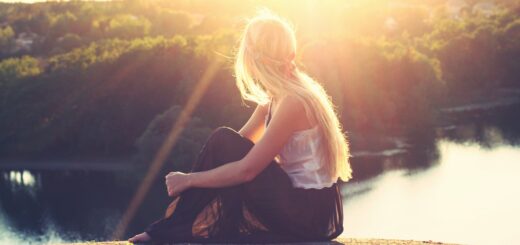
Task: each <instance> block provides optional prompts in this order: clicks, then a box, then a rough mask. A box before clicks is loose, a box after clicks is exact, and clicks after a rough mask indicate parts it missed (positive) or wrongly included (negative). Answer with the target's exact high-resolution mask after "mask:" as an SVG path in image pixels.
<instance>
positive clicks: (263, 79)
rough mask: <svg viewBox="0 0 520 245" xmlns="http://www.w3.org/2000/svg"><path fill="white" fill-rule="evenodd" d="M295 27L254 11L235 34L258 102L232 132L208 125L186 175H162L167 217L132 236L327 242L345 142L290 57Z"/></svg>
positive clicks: (249, 92)
mask: <svg viewBox="0 0 520 245" xmlns="http://www.w3.org/2000/svg"><path fill="white" fill-rule="evenodd" d="M295 52H296V40H295V34H294V31H293V29H292V28H291V27H290V25H289V24H288V23H287V22H286V21H285V20H283V19H281V18H280V17H277V16H274V15H273V14H268V13H264V14H260V15H259V16H257V17H255V18H253V19H251V20H250V21H249V22H248V24H247V26H246V28H245V30H244V32H243V34H242V38H241V42H240V47H239V49H238V53H237V57H236V61H235V67H234V68H235V75H236V81H237V85H238V88H239V90H240V93H241V95H242V97H243V99H245V100H249V101H252V102H254V103H256V104H257V105H258V106H257V107H256V110H255V111H254V112H253V114H252V116H251V117H250V119H249V120H248V121H247V123H246V124H245V125H244V126H243V127H242V129H240V131H239V132H236V131H234V130H233V129H230V128H227V127H220V128H218V129H216V130H215V131H213V133H212V134H211V136H210V137H209V138H208V140H207V141H206V143H205V144H204V146H203V147H202V150H201V152H200V153H199V156H198V158H197V161H196V162H195V164H194V166H193V170H192V172H190V173H181V172H171V173H169V174H168V175H167V176H166V186H167V189H168V194H169V195H170V196H174V197H176V198H175V200H174V201H173V202H172V204H171V205H170V207H169V208H168V212H167V216H166V218H164V219H161V220H159V221H157V222H155V223H153V224H151V225H150V226H149V227H148V228H147V229H146V231H145V232H144V233H141V234H138V235H136V236H134V237H132V238H131V239H129V241H130V242H146V241H152V242H154V243H176V242H200V243H205V242H219V243H267V242H273V243H274V242H309V241H311V242H312V241H327V240H331V239H334V238H336V237H337V236H339V235H340V234H341V233H342V231H343V213H342V205H341V203H342V201H341V195H340V192H339V190H338V184H337V181H338V179H339V178H340V179H342V180H343V181H347V180H349V179H350V177H351V169H350V165H349V162H348V157H349V151H348V144H347V141H346V138H345V135H344V134H343V131H342V128H341V125H340V123H339V120H338V118H337V115H336V113H335V112H334V109H333V105H332V103H331V101H330V99H329V96H328V95H327V94H326V92H325V91H324V89H323V88H322V87H321V86H320V85H319V84H318V83H317V82H316V81H315V80H313V79H312V78H310V77H309V76H308V75H306V74H305V73H304V72H302V71H301V70H299V69H298V68H297V67H296V66H295V64H294V57H295Z"/></svg>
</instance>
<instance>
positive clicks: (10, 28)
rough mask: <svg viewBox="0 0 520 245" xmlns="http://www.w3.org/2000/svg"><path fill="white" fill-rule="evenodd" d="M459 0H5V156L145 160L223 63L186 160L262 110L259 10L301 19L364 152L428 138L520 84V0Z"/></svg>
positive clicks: (1, 70) (0, 110) (178, 159)
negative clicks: (455, 2)
mask: <svg viewBox="0 0 520 245" xmlns="http://www.w3.org/2000/svg"><path fill="white" fill-rule="evenodd" d="M449 2H450V1H442V0H427V1H420V0H400V1H398V0H394V1H389V0H388V1H387V0H380V1H375V0H352V1H340V0H324V1H275V0H267V1H252V0H250V1H243V0H227V1H211V0H191V1H188V0H173V1H169V0H153V1H146V0H142V1H139V0H134V1H111V2H80V1H70V2H46V3H35V4H21V3H17V4H12V3H0V158H1V159H32V160H35V159H36V160H38V159H70V158H88V159H96V158H111V157H129V158H132V159H133V160H134V161H139V162H143V163H146V162H148V161H149V159H150V158H151V156H153V154H155V152H156V151H157V149H158V148H159V146H160V145H161V144H162V141H163V140H164V138H165V137H166V134H167V133H168V131H169V130H170V128H171V126H172V125H173V123H174V122H175V120H176V118H177V117H178V116H179V114H180V113H181V110H182V108H183V106H184V105H185V104H186V102H187V100H188V99H189V97H190V95H191V94H192V92H193V89H194V88H195V87H196V85H197V82H198V81H199V80H200V78H201V76H202V75H203V74H204V72H205V71H206V69H207V68H208V66H210V64H211V63H212V62H215V61H216V60H219V62H221V63H222V65H221V66H219V70H218V71H217V73H216V75H215V77H213V79H212V81H211V84H210V86H209V88H208V89H207V91H206V92H205V94H204V96H203V97H202V100H201V101H200V103H199V105H198V106H197V109H196V111H195V112H194V114H193V116H192V118H191V121H190V122H189V123H188V124H187V126H186V128H185V130H184V131H183V134H182V137H181V139H180V141H179V142H178V143H177V144H176V146H175V148H174V150H173V151H172V153H171V161H173V162H174V163H175V164H177V167H178V168H181V169H182V168H186V166H187V165H186V164H189V162H190V161H192V160H193V157H194V156H195V155H196V154H197V153H198V152H199V150H200V147H201V146H202V144H203V143H204V140H205V139H206V137H207V136H208V135H209V133H210V132H211V131H212V129H213V128H215V127H218V126H221V125H227V126H230V127H233V128H235V129H238V128H239V127H240V126H241V125H242V124H243V123H244V122H245V121H246V120H247V118H248V117H249V115H250V113H251V112H252V110H253V109H254V107H255V105H253V104H251V103H249V102H245V101H242V100H241V99H240V96H239V92H238V89H237V88H236V87H235V81H234V78H233V75H232V63H233V55H234V52H235V49H236V47H237V41H238V37H239V34H240V32H241V30H242V28H243V26H244V24H245V20H246V18H247V17H251V16H253V15H254V14H255V12H256V11H257V9H258V8H259V7H267V8H270V9H271V10H273V11H274V12H276V13H278V14H279V15H281V16H284V17H286V18H287V19H288V20H290V21H291V22H292V23H293V24H294V26H295V28H296V30H297V35H298V41H299V43H298V45H299V46H298V54H297V65H298V67H299V68H300V69H302V70H304V71H306V72H308V74H310V75H311V76H312V77H315V78H316V79H317V80H318V81H319V82H320V83H322V84H323V85H324V87H325V88H326V90H327V91H328V92H329V94H330V95H331V97H332V99H333V101H334V103H335V105H336V106H337V108H336V109H337V111H338V114H339V115H340V117H341V122H342V124H343V127H344V128H345V129H346V131H347V135H349V137H350V136H351V144H352V146H353V147H356V144H357V142H356V139H358V138H360V137H362V136H363V135H403V136H406V137H409V138H421V137H427V136H428V135H430V134H432V131H433V128H434V126H435V125H436V124H437V123H438V118H439V111H440V109H441V108H445V107H449V106H453V105H459V104H463V103H469V102H472V101H475V100H478V99H479V98H482V97H485V96H486V95H489V94H491V93H492V92H493V91H496V90H498V89H504V88H507V89H512V88H516V89H520V59H519V58H518V57H520V1H491V2H489V1H488V2H486V3H487V4H483V3H481V2H480V1H466V4H465V5H464V6H460V7H454V6H450V5H449ZM358 145H359V144H358Z"/></svg>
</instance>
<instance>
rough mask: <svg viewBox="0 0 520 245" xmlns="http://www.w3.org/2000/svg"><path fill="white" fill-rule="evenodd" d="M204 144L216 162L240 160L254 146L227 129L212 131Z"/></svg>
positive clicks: (221, 128) (235, 132)
mask: <svg viewBox="0 0 520 245" xmlns="http://www.w3.org/2000/svg"><path fill="white" fill-rule="evenodd" d="M206 144H207V145H206V147H208V149H209V151H210V152H211V154H212V155H213V156H214V158H215V159H216V160H217V161H237V160H240V159H241V158H242V157H244V156H245V155H246V154H247V152H249V150H250V149H251V148H252V147H253V145H254V143H253V142H252V141H250V140H249V139H247V138H244V137H242V135H240V134H239V133H238V132H237V131H235V130H234V129H232V128H229V127H219V128H217V129H215V130H213V132H212V133H211V135H210V137H209V139H208V141H207V142H206Z"/></svg>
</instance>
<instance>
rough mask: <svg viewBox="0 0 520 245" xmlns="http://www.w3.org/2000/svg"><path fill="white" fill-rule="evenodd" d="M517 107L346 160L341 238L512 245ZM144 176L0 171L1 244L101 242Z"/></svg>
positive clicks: (519, 201) (154, 207)
mask: <svg viewBox="0 0 520 245" xmlns="http://www.w3.org/2000/svg"><path fill="white" fill-rule="evenodd" d="M517 109H518V108H511V109H510V110H504V111H499V112H497V113H499V114H493V115H476V116H475V115H474V116H472V117H469V118H465V119H464V120H459V121H453V122H452V123H451V124H447V125H445V126H443V127H440V128H438V129H437V130H436V131H437V132H436V135H435V136H434V137H433V138H432V139H431V142H426V143H421V144H419V145H417V143H416V144H412V145H410V144H403V145H405V146H406V145H407V146H408V147H405V148H402V149H398V150H395V151H394V150H391V149H390V151H385V153H388V152H393V153H395V154H380V155H378V154H360V156H358V157H355V158H354V159H352V162H353V167H354V171H355V172H354V173H355V175H356V177H355V179H354V180H352V181H350V182H349V183H347V184H344V185H342V193H343V196H344V201H343V203H344V218H345V221H344V226H345V232H344V233H343V234H342V236H344V237H366V238H369V237H370V238H396V239H416V240H434V241H442V242H455V243H464V244H520V233H518V232H517V230H518V229H517V226H516V224H517V223H518V221H520V209H519V208H518V207H520V198H519V196H520V190H519V188H518V187H519V186H520V178H519V177H520V146H519V144H518V142H519V141H520V120H519V119H518V118H517V117H518V116H516V114H511V113H514V112H515V111H517ZM427 141H428V140H427ZM165 171H166V170H165ZM142 172H143V171H142V170H132V169H129V170H110V171H102V170H96V171H86V170H85V171H83V170H37V171H36V170H23V169H21V170H20V169H18V170H13V169H0V244H2V245H3V244H31V243H33V244H40V243H58V242H63V241H84V240H104V239H107V238H109V237H110V235H111V233H112V232H113V229H114V227H115V225H116V224H117V222H118V221H119V219H120V217H121V215H122V213H123V212H124V210H125V209H126V208H127V205H128V202H129V200H130V199H131V197H132V195H133V192H134V191H135V190H136V188H137V186H138V184H139V181H140V180H141V178H142ZM168 201H169V198H168V197H167V196H166V192H165V190H164V186H163V181H162V178H160V180H158V181H157V183H155V185H154V187H153V188H152V190H151V191H150V192H149V193H148V196H147V197H146V201H145V202H144V203H143V205H142V206H141V208H140V210H139V211H138V214H137V216H136V217H135V218H134V219H133V221H132V223H131V225H130V227H129V230H128V232H127V233H128V235H130V234H133V233H136V232H140V231H141V230H142V229H143V228H144V227H145V226H146V225H147V224H149V223H150V222H152V221H153V220H155V219H156V218H158V217H160V216H161V215H162V213H163V211H164V208H165V207H166V205H167V204H168Z"/></svg>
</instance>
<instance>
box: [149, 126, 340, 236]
mask: <svg viewBox="0 0 520 245" xmlns="http://www.w3.org/2000/svg"><path fill="white" fill-rule="evenodd" d="M253 145H254V144H253V142H252V141H250V140H249V139H247V138H244V137H242V136H241V135H240V134H239V133H237V132H236V131H234V130H233V129H231V128H227V127H220V128H218V129H216V130H215V131H213V133H212V134H211V136H210V137H209V138H208V140H207V141H206V143H205V144H204V146H203V147H202V150H201V152H200V153H199V156H198V158H197V161H196V162H195V165H194V166H193V170H192V171H194V172H196V171H205V170H209V169H213V168H216V167H218V166H220V165H222V164H226V163H229V162H232V161H237V160H240V159H242V158H243V157H244V156H245V155H246V154H247V152H248V151H249V150H250V149H251V148H252V147H253ZM145 231H146V232H147V233H148V235H149V236H150V237H151V238H152V241H153V242H155V243H158V244H162V243H178V242H195V243H281V242H315V241H328V240H331V239H334V238H336V237H337V236H339V235H340V234H341V233H342V231H343V212H342V204H341V195H340V193H339V190H338V186H337V185H336V184H334V185H333V186H332V187H329V188H323V189H302V188H295V187H293V186H292V184H291V181H290V179H289V176H288V175H287V173H286V172H285V171H284V170H283V169H282V168H281V167H280V166H279V164H278V163H277V162H276V161H274V160H273V162H271V163H270V164H269V165H268V167H266V168H265V169H264V170H263V171H262V172H261V173H260V174H259V175H258V176H257V177H256V178H255V179H253V180H252V181H250V182H247V183H244V184H240V185H237V186H232V187H226V188H192V189H189V190H187V191H185V192H183V193H182V194H181V195H180V196H179V197H177V198H175V200H173V202H172V203H171V204H170V206H169V207H168V209H167V211H166V216H165V218H163V219H161V220H159V221H156V222H154V223H153V224H151V225H150V226H148V227H147V229H146V230H145Z"/></svg>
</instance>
